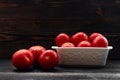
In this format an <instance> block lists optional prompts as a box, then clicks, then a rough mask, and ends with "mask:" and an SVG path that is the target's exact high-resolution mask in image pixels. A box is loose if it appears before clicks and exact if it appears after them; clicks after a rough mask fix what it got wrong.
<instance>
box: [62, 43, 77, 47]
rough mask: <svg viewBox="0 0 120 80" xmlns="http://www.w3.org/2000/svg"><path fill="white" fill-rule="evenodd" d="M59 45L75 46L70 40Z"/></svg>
mask: <svg viewBox="0 0 120 80" xmlns="http://www.w3.org/2000/svg"><path fill="white" fill-rule="evenodd" d="M61 47H75V45H74V44H73V43H71V42H65V43H63V44H62V45H61Z"/></svg>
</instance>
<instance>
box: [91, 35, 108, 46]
mask: <svg viewBox="0 0 120 80" xmlns="http://www.w3.org/2000/svg"><path fill="white" fill-rule="evenodd" d="M92 46H93V47H108V40H107V38H106V37H104V36H97V37H96V38H95V39H94V40H93V42H92Z"/></svg>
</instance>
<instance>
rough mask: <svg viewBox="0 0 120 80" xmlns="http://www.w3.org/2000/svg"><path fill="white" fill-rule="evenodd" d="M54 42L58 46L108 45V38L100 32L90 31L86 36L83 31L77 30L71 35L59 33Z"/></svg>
mask: <svg viewBox="0 0 120 80" xmlns="http://www.w3.org/2000/svg"><path fill="white" fill-rule="evenodd" d="M55 42H56V44H57V46H59V47H108V40H107V38H106V37H105V36H104V35H102V34H101V33H92V34H91V35H90V36H88V35H87V34H86V33H84V32H77V33H75V34H73V35H72V36H71V37H70V36H69V35H68V34H66V33H60V34H58V35H57V37H56V38H55Z"/></svg>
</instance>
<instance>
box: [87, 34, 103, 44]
mask: <svg viewBox="0 0 120 80" xmlns="http://www.w3.org/2000/svg"><path fill="white" fill-rule="evenodd" d="M97 36H103V35H102V34H101V33H98V32H94V33H92V34H91V35H90V37H89V41H90V42H92V41H93V40H94V39H95V38H96V37H97Z"/></svg>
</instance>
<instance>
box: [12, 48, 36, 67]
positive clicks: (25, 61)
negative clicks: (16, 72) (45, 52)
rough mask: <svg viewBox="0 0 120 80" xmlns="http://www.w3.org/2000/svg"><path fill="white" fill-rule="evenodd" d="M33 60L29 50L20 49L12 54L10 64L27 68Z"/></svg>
mask: <svg viewBox="0 0 120 80" xmlns="http://www.w3.org/2000/svg"><path fill="white" fill-rule="evenodd" d="M33 62H34V56H33V55H32V53H31V52H30V51H29V50H26V49H20V50H18V51H16V52H15V53H14V54H13V56H12V64H13V65H14V66H15V67H16V68H17V69H28V68H30V67H31V66H32V64H33Z"/></svg>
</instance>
